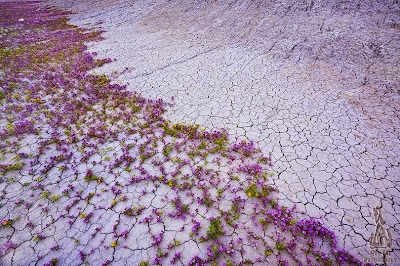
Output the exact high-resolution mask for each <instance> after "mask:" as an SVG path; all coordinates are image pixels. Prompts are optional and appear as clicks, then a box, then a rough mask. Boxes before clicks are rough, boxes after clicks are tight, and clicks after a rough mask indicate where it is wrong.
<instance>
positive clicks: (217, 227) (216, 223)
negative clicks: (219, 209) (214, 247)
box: [207, 218, 224, 240]
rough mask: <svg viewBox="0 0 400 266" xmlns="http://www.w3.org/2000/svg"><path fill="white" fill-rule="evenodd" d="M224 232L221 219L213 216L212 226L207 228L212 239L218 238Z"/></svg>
mask: <svg viewBox="0 0 400 266" xmlns="http://www.w3.org/2000/svg"><path fill="white" fill-rule="evenodd" d="M223 234H224V232H223V229H222V224H221V221H220V220H218V219H217V218H213V219H211V221H210V226H209V227H208V230H207V236H208V238H210V239H214V240H215V239H217V238H219V237H220V236H222V235H223Z"/></svg>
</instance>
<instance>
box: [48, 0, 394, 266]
mask: <svg viewBox="0 0 400 266" xmlns="http://www.w3.org/2000/svg"><path fill="white" fill-rule="evenodd" d="M47 2H48V3H49V4H52V5H54V4H56V5H57V6H59V7H62V8H65V9H69V10H72V11H74V12H76V14H74V15H72V16H71V23H73V24H77V25H80V26H85V27H88V28H91V27H95V28H101V29H104V30H105V33H104V34H103V36H104V37H105V40H104V41H102V42H99V43H93V44H90V50H91V51H97V52H98V56H99V57H100V58H104V57H110V58H115V59H117V61H115V62H113V63H111V64H107V65H106V66H104V67H103V68H101V69H99V70H98V73H105V74H107V75H110V76H113V77H115V78H116V80H118V81H121V82H123V83H129V88H130V89H132V90H137V91H140V92H141V93H142V94H143V95H144V96H146V97H150V98H162V99H164V100H167V101H170V100H171V98H172V97H173V98H174V100H173V102H174V106H173V107H172V109H171V110H170V111H169V112H168V117H169V119H171V120H173V121H179V122H180V121H186V122H193V123H199V124H201V125H203V126H206V127H209V128H212V127H217V128H219V127H225V128H228V130H229V131H230V132H231V134H232V136H233V137H234V136H237V137H239V138H248V139H251V140H254V141H256V143H257V144H258V145H259V146H261V147H262V149H263V150H264V152H267V153H268V152H272V157H273V160H274V162H275V165H274V170H275V171H276V175H275V178H274V183H275V184H276V185H277V186H278V187H279V188H280V197H281V198H282V202H286V203H287V204H289V205H291V204H292V203H296V204H297V206H298V208H299V209H300V210H304V211H305V212H306V214H307V215H310V216H315V217H320V218H321V219H322V221H323V222H324V223H325V224H326V225H327V226H328V227H330V228H331V229H334V230H335V231H337V233H338V237H339V239H340V242H341V243H342V244H343V245H344V247H345V248H347V249H349V250H350V251H352V252H353V253H354V254H358V255H359V257H360V258H361V259H362V258H363V257H365V256H367V253H368V252H369V246H368V239H369V238H370V236H371V234H372V233H373V232H374V229H375V221H374V217H373V215H372V208H373V207H376V206H383V209H382V214H383V218H384V220H385V221H386V224H385V226H386V228H387V229H389V231H390V232H391V233H392V236H393V243H392V245H393V247H394V252H393V253H392V254H391V255H392V256H394V257H396V258H397V260H398V261H399V260H400V252H399V246H400V240H399V236H400V235H399V234H400V223H399V221H400V216H399V215H398V213H399V212H400V191H399V187H400V186H399V178H400V169H399V162H400V159H399V156H400V134H399V133H400V119H399V114H400V90H399V85H400V75H399V74H400V71H399V70H400V68H399V60H400V50H399V48H400V35H399V32H400V16H399V11H400V7H399V3H398V1H289V0H287V1H244V0H240V1H187V0H186V1H185V0H182V1H162V0H159V1H140V0H139V1H132V0H130V1H127V0H125V1H123V0H118V1H117V0H114V1H97V0H96V1H94V0H79V1H77V0H59V1H47Z"/></svg>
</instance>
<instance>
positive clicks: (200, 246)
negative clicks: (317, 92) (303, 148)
mask: <svg viewBox="0 0 400 266" xmlns="http://www.w3.org/2000/svg"><path fill="white" fill-rule="evenodd" d="M0 10H1V11H2V12H1V16H0V19H1V20H0V25H1V28H0V30H1V32H0V40H1V47H0V67H1V68H0V75H1V79H0V87H1V92H0V101H1V110H0V123H1V132H0V134H1V135H0V137H1V142H0V143H1V149H0V150H1V166H0V171H1V183H0V186H1V189H2V195H1V201H0V202H1V208H0V215H1V225H0V244H1V248H0V251H1V253H0V256H1V257H0V258H1V259H0V261H1V264H2V265H11V264H13V265H28V264H36V265H55V264H57V263H60V264H62V265H79V264H82V263H84V262H88V263H90V264H91V265H94V264H102V265H107V264H113V265H132V264H133V265H137V264H139V265H148V264H175V263H176V264H181V263H182V264H184V265H203V264H213V263H218V264H226V265H235V264H244V263H263V264H266V263H271V264H282V265H287V264H290V265H292V264H293V263H297V264H299V265H301V264H302V265H310V264H328V265H329V264H334V265H336V264H360V263H361V262H360V261H359V260H357V259H356V258H354V257H353V256H351V255H350V254H349V253H348V252H346V251H345V250H343V249H341V248H340V246H339V245H337V241H336V238H335V234H334V232H333V231H331V230H329V229H327V228H326V227H324V226H323V225H322V224H321V223H320V222H319V221H317V220H315V219H301V218H299V216H298V214H297V213H296V209H295V208H293V207H292V206H287V207H284V206H281V205H280V204H279V203H278V202H277V200H276V195H277V193H279V192H278V191H277V188H276V187H274V186H273V185H272V183H271V181H270V176H271V175H272V174H273V173H272V172H271V159H270V158H269V157H268V156H264V155H262V154H261V152H260V150H259V149H257V148H256V147H255V145H254V144H253V143H252V142H246V141H239V142H237V143H233V142H232V140H230V139H229V136H228V134H227V132H226V131H225V130H213V131H208V130H206V129H202V128H201V127H200V126H198V125H193V124H179V123H172V122H169V121H167V120H165V119H164V118H163V115H164V112H165V110H166V109H167V108H168V105H167V104H166V103H165V102H164V101H162V100H149V99H145V98H143V97H141V96H140V95H138V94H137V93H134V92H130V91H128V90H127V89H126V87H124V86H121V85H118V84H112V83H111V82H110V80H109V79H108V78H107V77H105V76H100V75H93V74H89V73H88V71H89V70H91V69H93V68H95V67H99V66H101V65H103V64H105V63H107V62H109V61H110V59H104V60H97V59H94V58H93V56H94V54H92V53H88V52H86V45H85V44H84V42H88V41H98V40H100V39H101V36H100V33H99V32H88V31H85V30H82V29H80V28H78V27H75V26H70V25H68V24H67V23H66V21H67V18H66V17H65V15H66V13H65V12H62V11H59V10H55V9H52V8H45V7H43V6H39V5H38V3H36V2H29V3H26V2H25V3H7V2H3V3H0Z"/></svg>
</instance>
